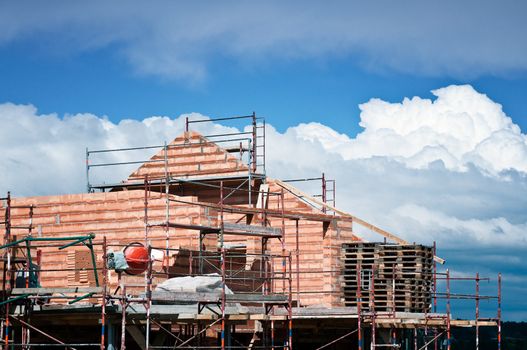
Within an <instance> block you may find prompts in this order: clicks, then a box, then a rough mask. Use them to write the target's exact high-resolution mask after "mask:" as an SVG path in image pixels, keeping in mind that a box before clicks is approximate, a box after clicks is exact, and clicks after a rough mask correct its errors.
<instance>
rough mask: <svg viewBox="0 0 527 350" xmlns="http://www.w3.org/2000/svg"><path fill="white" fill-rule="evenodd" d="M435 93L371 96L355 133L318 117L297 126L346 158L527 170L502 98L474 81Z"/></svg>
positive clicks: (526, 156) (523, 145)
mask: <svg viewBox="0 0 527 350" xmlns="http://www.w3.org/2000/svg"><path fill="white" fill-rule="evenodd" d="M432 93H433V94H434V95H435V96H436V99H435V100H430V99H422V98H420V97H413V98H412V99H408V98H405V99H404V100H403V101H402V102H401V103H390V102H386V101H382V100H380V99H371V100H370V101H368V102H367V103H364V104H361V105H360V109H361V114H360V119H361V121H360V126H362V127H363V128H364V131H363V132H361V133H359V134H358V135H357V137H356V138H353V139H351V138H349V137H348V136H346V135H342V134H338V133H337V132H336V131H334V130H332V129H330V128H328V127H325V126H323V125H320V124H317V123H311V124H301V125H299V126H298V127H296V128H295V129H296V130H295V132H296V133H297V134H298V135H299V137H300V138H303V139H307V140H312V141H317V142H320V143H321V144H322V146H323V147H324V149H326V150H327V151H330V152H335V153H338V154H340V155H341V156H342V157H343V158H344V159H368V158H371V157H388V158H391V159H395V160H397V161H400V162H402V163H404V164H406V165H407V166H409V167H412V168H426V167H428V166H429V164H430V163H432V162H434V161H442V162H443V164H444V165H445V166H446V167H447V168H448V169H451V170H458V171H465V170H466V169H467V165H468V164H469V163H472V164H475V165H477V166H479V167H480V168H482V169H484V170H485V171H487V172H489V173H491V174H496V173H499V172H502V171H504V170H509V169H514V170H517V171H522V172H527V137H526V135H525V134H522V132H521V130H520V128H519V127H518V125H516V124H514V123H513V121H512V120H511V118H510V117H508V116H507V115H506V114H505V113H504V112H503V110H502V106H501V105H500V104H498V103H496V102H494V101H492V100H491V99H489V98H488V97H487V96H486V95H484V94H482V93H479V92H477V91H475V90H474V89H473V88H472V87H471V86H470V85H463V86H455V85H452V86H448V87H445V88H441V89H437V90H434V91H432Z"/></svg>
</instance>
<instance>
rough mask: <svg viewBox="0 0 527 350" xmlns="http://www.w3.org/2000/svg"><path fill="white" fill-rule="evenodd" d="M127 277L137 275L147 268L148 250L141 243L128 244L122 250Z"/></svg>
mask: <svg viewBox="0 0 527 350" xmlns="http://www.w3.org/2000/svg"><path fill="white" fill-rule="evenodd" d="M123 253H124V257H125V259H126V263H127V264H128V269H126V270H125V272H126V273H127V274H129V275H138V274H140V273H142V272H144V271H145V270H146V269H147V268H148V249H146V248H145V246H144V245H142V244H141V243H130V244H129V245H127V246H126V248H124V249H123Z"/></svg>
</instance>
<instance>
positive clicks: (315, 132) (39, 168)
mask: <svg viewBox="0 0 527 350" xmlns="http://www.w3.org/2000/svg"><path fill="white" fill-rule="evenodd" d="M526 12H527V6H526V5H525V4H524V3H521V2H516V1H500V2H499V3H496V2H492V1H472V0H469V1H464V2H462V3H459V2H457V1H443V2H440V3H437V4H429V3H424V2H422V1H403V2H393V1H375V2H373V1H371V2H368V3H361V2H353V1H351V2H350V1H336V2H333V3H332V4H331V6H329V5H328V4H326V3H318V2H314V1H313V2H312V1H302V2H294V1H291V2H283V1H269V2H265V3H256V2H234V1H225V2H214V1H210V2H208V1H205V2H202V3H200V4H199V5H195V4H182V3H178V2H173V1H159V2H156V3H151V4H148V5H144V4H142V3H141V2H135V1H113V2H111V3H109V2H104V1H92V2H90V3H82V4H79V3H73V2H60V1H51V2H47V3H46V4H43V3H42V2H40V1H29V2H24V3H19V2H16V3H2V4H0V120H1V121H2V122H3V124H2V125H3V127H2V128H0V145H1V147H2V149H3V150H6V151H5V152H2V154H0V172H2V174H5V176H4V179H3V181H2V182H0V191H5V190H8V189H10V190H13V191H14V193H17V194H19V195H43V194H52V193H67V192H79V191H82V190H83V189H84V183H83V181H84V173H83V171H84V168H83V156H84V149H85V147H86V146H89V147H92V148H101V147H114V146H115V147H118V146H131V145H138V144H159V143H160V142H162V141H164V140H170V139H171V138H173V137H174V136H176V135H177V134H178V133H180V132H181V130H182V120H183V117H181V115H182V114H185V113H191V112H195V113H198V114H196V115H197V116H201V115H203V116H210V117H216V116H232V115H239V114H246V113H251V112H252V111H256V112H257V114H259V115H262V116H265V117H266V121H267V123H269V124H270V127H269V131H268V137H269V140H268V147H269V149H268V164H269V169H270V173H271V175H272V176H276V177H282V178H291V177H298V176H300V175H305V176H315V175H319V174H320V172H322V171H325V172H326V173H328V175H329V176H330V177H333V178H336V179H337V181H338V203H339V206H341V207H342V208H343V209H346V210H348V211H350V212H353V213H354V214H356V215H358V216H359V217H363V218H365V219H368V220H369V221H371V222H373V223H376V224H378V225H379V226H381V227H383V228H386V229H389V230H391V231H394V232H396V233H398V234H400V235H401V236H403V237H404V238H406V239H407V240H409V241H418V242H423V243H426V244H431V243H432V241H434V240H436V241H438V242H439V243H440V249H441V252H442V255H443V256H444V257H446V258H447V260H448V261H449V264H450V265H449V266H448V267H449V268H451V269H453V270H454V271H456V272H458V273H460V274H473V273H475V271H478V270H479V271H481V272H482V273H485V274H487V275H489V276H495V275H496V274H497V273H498V272H499V271H501V272H503V273H504V285H505V286H506V288H507V289H506V291H505V301H504V304H505V306H504V307H505V311H504V312H505V313H504V315H505V317H506V318H507V319H511V320H527V301H525V300H523V299H522V298H520V297H519V296H520V295H525V293H527V270H526V268H525V264H524V256H525V253H526V251H527V236H526V234H525V230H526V229H527V213H526V212H525V210H524V208H525V205H527V203H526V202H527V200H526V199H525V198H527V180H526V178H527V136H526V135H525V130H526V129H527V112H526V110H525V102H524V101H525V96H527V41H526V40H525V34H527V22H526V21H525V14H526ZM452 85H454V86H452ZM437 89H439V90H437ZM435 90H437V91H435ZM433 91H435V92H433ZM414 96H418V98H416V99H414V100H405V99H406V98H408V99H412V97H414ZM403 101H404V102H403ZM500 105H501V108H500ZM152 116H163V117H165V118H151V117H152ZM106 117H107V118H108V120H109V123H108V121H107V120H106V119H105V118H106ZM126 119H131V120H132V121H131V122H126V121H124V120H126ZM359 123H361V124H360V125H359ZM236 126H238V127H240V126H241V125H236ZM216 127H218V128H223V127H222V126H216ZM7 150H8V151H7ZM57 150H59V152H58V153H57ZM284 152H286V154H287V152H289V154H294V157H284ZM57 154H58V155H57ZM13 169H16V175H15V174H14V171H13ZM117 175H118V176H121V175H122V176H125V175H126V174H124V173H123V174H121V173H119V174H117ZM42 183H45V184H46V186H41V185H40V184H42ZM36 184H39V185H36ZM482 256H484V257H485V259H481V257H482ZM488 312H492V311H491V310H490V308H489V310H488ZM464 315H465V316H470V314H469V313H465V314H464Z"/></svg>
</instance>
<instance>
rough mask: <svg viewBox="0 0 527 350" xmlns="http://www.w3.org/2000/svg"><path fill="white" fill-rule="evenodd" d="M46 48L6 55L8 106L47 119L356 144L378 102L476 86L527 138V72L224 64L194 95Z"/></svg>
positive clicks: (26, 46)
mask: <svg viewBox="0 0 527 350" xmlns="http://www.w3.org/2000/svg"><path fill="white" fill-rule="evenodd" d="M39 40H40V37H32V38H30V39H25V40H22V41H21V42H18V41H16V42H12V43H9V44H6V45H3V46H0V76H1V79H2V82H3V83H2V84H1V85H0V96H2V98H3V101H11V102H14V103H32V104H35V105H36V106H38V108H39V110H40V111H41V112H42V113H53V112H56V113H59V114H66V113H69V114H75V113H83V112H91V113H95V114H98V115H107V116H108V117H109V118H110V119H111V120H114V121H119V120H121V119H123V118H134V119H143V118H146V117H149V116H151V115H167V116H178V115H180V114H183V113H190V112H200V113H203V114H206V115H211V116H231V115H238V114H242V113H251V112H252V111H256V112H257V113H258V114H261V115H264V116H265V117H266V118H267V121H268V122H270V123H272V124H273V125H274V126H276V127H277V128H278V129H279V130H282V131H283V130H285V129H286V128H287V127H289V126H292V125H296V124H298V123H302V122H304V123H306V122H315V121H318V122H323V123H324V124H326V125H328V126H330V127H332V128H333V129H335V130H337V131H339V132H343V133H347V134H349V135H352V136H354V135H355V134H356V133H357V132H359V131H360V128H359V126H358V121H359V112H360V111H359V108H358V105H359V104H360V103H365V102H367V101H368V100H369V99H370V98H373V97H377V98H381V99H383V100H386V101H391V102H400V101H401V100H402V99H403V98H404V97H412V96H421V97H426V98H430V97H432V95H431V94H430V91H431V90H433V89H436V88H439V87H443V86H447V85H450V84H467V83H468V84H471V85H472V86H474V88H476V89H477V90H478V91H480V92H483V93H485V94H487V95H488V96H489V97H491V98H492V99H493V100H494V101H496V102H498V103H500V104H502V105H503V108H504V111H505V112H506V113H507V115H509V116H511V117H512V118H513V119H514V121H515V122H516V123H517V124H518V125H520V127H521V128H522V130H525V128H527V113H526V112H525V108H524V98H525V96H526V95H527V75H526V74H525V73H524V72H520V73H518V74H515V75H507V76H496V75H493V74H485V75H481V76H478V77H474V78H470V79H463V78H460V77H453V76H439V75H438V76H426V75H425V76H423V75H420V74H412V73H401V72H394V71H384V70H383V71H376V70H371V69H365V68H364V67H362V66H361V65H360V64H359V63H357V62H356V59H355V58H354V57H345V58H340V57H339V58H334V59H332V58H331V57H328V58H324V60H323V61H320V60H300V61H299V62H298V61H294V62H289V61H287V62H280V61H279V62H266V63H264V64H262V65H258V66H250V67H248V66H246V65H243V64H241V63H239V62H237V61H235V60H233V59H221V58H220V59H217V60H213V61H212V62H211V67H210V73H209V75H208V76H207V80H206V81H204V82H200V83H197V84H196V83H192V84H191V85H189V84H188V82H187V81H181V80H174V79H170V78H168V79H167V78H162V77H159V76H149V75H139V74H137V73H136V72H134V70H133V69H132V67H130V66H129V64H128V63H127V62H126V60H125V59H124V58H123V57H121V56H120V55H118V54H117V53H116V49H115V48H113V47H105V48H101V49H98V50H94V51H90V52H83V53H76V52H75V53H69V54H65V55H56V54H55V53H54V52H51V53H50V52H47V51H46V50H45V49H44V48H38V47H39V45H40V44H39V42H38V41H39ZM35 47H37V48H38V49H36V50H35Z"/></svg>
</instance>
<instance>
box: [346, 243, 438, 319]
mask: <svg viewBox="0 0 527 350" xmlns="http://www.w3.org/2000/svg"><path fill="white" fill-rule="evenodd" d="M433 258H434V254H433V250H432V248H431V247H426V246H423V245H395V244H384V243H364V242H355V243H346V244H343V245H342V254H341V266H342V275H341V290H342V300H343V302H344V305H345V306H352V307H354V306H357V288H358V286H357V265H359V266H360V269H361V271H362V276H361V280H362V281H361V286H360V288H361V297H362V302H361V307H362V309H363V310H365V311H371V309H372V308H374V309H375V311H379V312H380V311H386V312H389V311H394V309H395V311H397V312H429V311H430V304H431V301H432V290H433V275H432V274H433V266H434V265H433V263H434V262H433ZM373 270H375V275H374V278H373V280H374V286H373V287H374V293H373V297H374V300H375V302H374V303H373V305H372V303H371V302H370V280H369V278H370V277H369V276H371V271H373Z"/></svg>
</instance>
